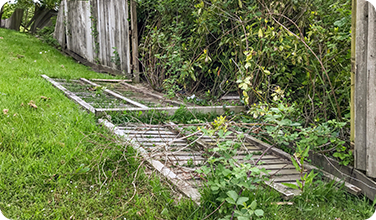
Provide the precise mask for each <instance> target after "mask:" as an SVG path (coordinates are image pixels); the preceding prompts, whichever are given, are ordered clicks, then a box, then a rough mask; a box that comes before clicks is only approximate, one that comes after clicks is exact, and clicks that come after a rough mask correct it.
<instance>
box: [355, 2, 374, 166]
mask: <svg viewBox="0 0 376 220" xmlns="http://www.w3.org/2000/svg"><path fill="white" fill-rule="evenodd" d="M368 5H369V4H368V3H367V2H366V1H365V0H358V5H357V14H356V16H357V23H356V74H355V77H356V78H355V122H356V123H355V151H354V157H355V168H357V169H360V170H366V168H367V165H366V164H367V152H366V140H367V139H366V138H367V136H366V134H367V127H366V115H367V109H366V107H367V103H366V102H367V56H368V54H367V41H368V36H367V35H368ZM371 7H372V6H371Z"/></svg>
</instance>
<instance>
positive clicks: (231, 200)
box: [226, 197, 235, 205]
mask: <svg viewBox="0 0 376 220" xmlns="http://www.w3.org/2000/svg"><path fill="white" fill-rule="evenodd" d="M226 201H227V202H228V203H230V204H232V205H235V200H233V199H232V198H230V197H227V198H226Z"/></svg>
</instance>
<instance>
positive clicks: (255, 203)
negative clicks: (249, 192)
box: [250, 200, 257, 210]
mask: <svg viewBox="0 0 376 220" xmlns="http://www.w3.org/2000/svg"><path fill="white" fill-rule="evenodd" d="M256 207H257V202H256V200H253V202H252V203H251V205H250V208H251V209H252V210H255V209H256Z"/></svg>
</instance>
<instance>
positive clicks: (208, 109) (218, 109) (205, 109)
mask: <svg viewBox="0 0 376 220" xmlns="http://www.w3.org/2000/svg"><path fill="white" fill-rule="evenodd" d="M179 108H180V107H158V108H108V109H106V108H97V109H96V115H97V116H102V115H104V114H105V113H106V112H124V111H127V112H134V111H135V112H143V113H145V112H149V111H165V112H167V114H169V115H173V114H174V113H175V111H176V110H178V109H179ZM187 109H188V110H190V111H193V112H200V113H203V114H207V113H216V114H219V115H222V114H224V113H225V112H226V111H234V112H236V113H239V112H242V111H244V110H245V108H244V106H226V107H224V106H194V107H193V106H189V107H187Z"/></svg>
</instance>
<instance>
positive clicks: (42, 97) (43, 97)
mask: <svg viewBox="0 0 376 220" xmlns="http://www.w3.org/2000/svg"><path fill="white" fill-rule="evenodd" d="M40 98H41V99H44V100H50V99H51V98H48V97H46V96H41V97H40Z"/></svg>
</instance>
